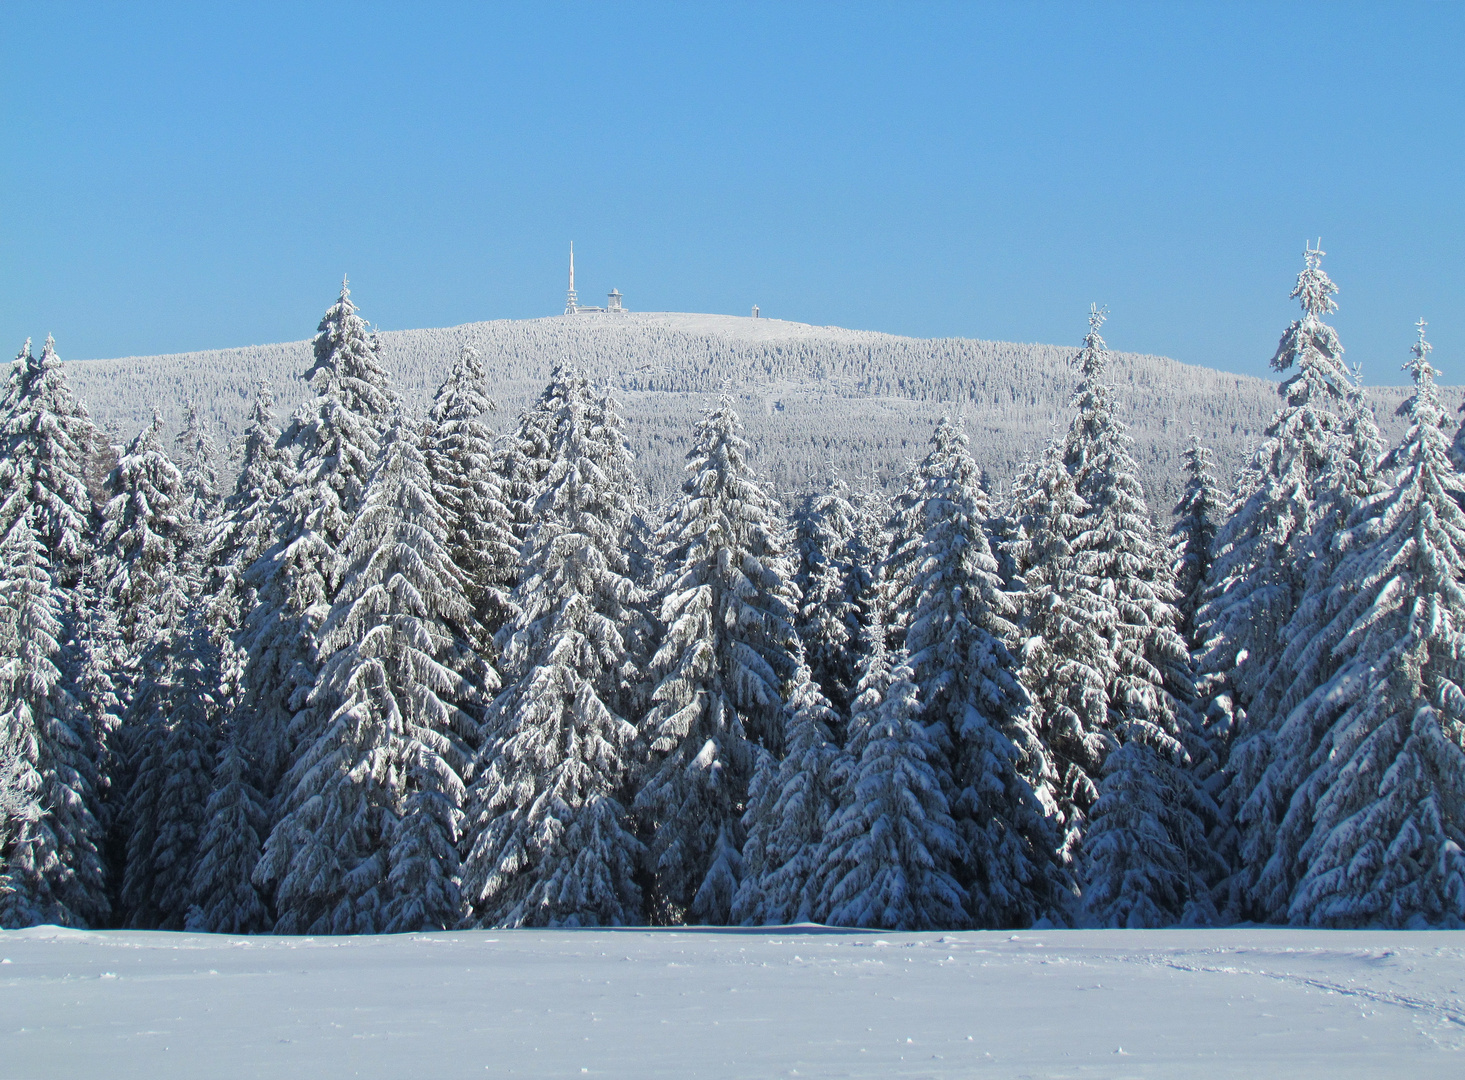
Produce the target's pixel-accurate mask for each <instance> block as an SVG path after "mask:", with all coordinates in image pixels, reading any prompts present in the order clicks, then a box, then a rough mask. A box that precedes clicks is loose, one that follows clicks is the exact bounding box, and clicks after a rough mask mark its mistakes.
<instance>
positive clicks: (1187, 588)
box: [1170, 432, 1228, 645]
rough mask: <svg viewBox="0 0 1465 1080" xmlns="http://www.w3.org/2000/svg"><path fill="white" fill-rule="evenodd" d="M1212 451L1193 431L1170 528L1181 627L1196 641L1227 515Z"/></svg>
mask: <svg viewBox="0 0 1465 1080" xmlns="http://www.w3.org/2000/svg"><path fill="white" fill-rule="evenodd" d="M1213 469H1214V466H1213V465H1212V464H1211V451H1210V449H1209V448H1208V447H1206V446H1203V445H1202V444H1201V441H1200V436H1198V435H1196V434H1195V432H1191V435H1190V444H1189V445H1188V446H1187V447H1186V448H1185V493H1184V494H1183V495H1181V496H1180V501H1179V502H1178V503H1176V504H1175V525H1174V527H1173V528H1172V529H1171V530H1170V533H1171V535H1172V536H1173V537H1174V538H1175V542H1176V545H1177V547H1178V549H1179V556H1178V563H1177V565H1176V567H1175V588H1176V590H1177V591H1178V592H1179V593H1180V602H1179V603H1178V604H1177V605H1176V610H1177V611H1178V612H1179V614H1180V624H1179V627H1178V629H1179V630H1180V633H1181V634H1182V635H1183V636H1184V637H1185V639H1186V641H1188V642H1190V643H1191V644H1192V645H1194V644H1195V616H1196V612H1197V611H1198V610H1199V608H1200V605H1201V603H1202V601H1203V600H1204V598H1205V588H1206V582H1207V581H1208V580H1209V578H1210V573H1211V561H1212V559H1213V558H1214V552H1215V546H1216V532H1217V529H1218V528H1219V526H1220V523H1221V521H1223V520H1224V519H1225V516H1226V511H1227V508H1228V500H1227V498H1226V496H1225V495H1224V494H1223V493H1222V492H1221V489H1220V487H1219V486H1218V485H1217V483H1216V476H1215V473H1214V471H1213Z"/></svg>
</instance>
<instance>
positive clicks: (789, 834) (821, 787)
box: [732, 666, 848, 926]
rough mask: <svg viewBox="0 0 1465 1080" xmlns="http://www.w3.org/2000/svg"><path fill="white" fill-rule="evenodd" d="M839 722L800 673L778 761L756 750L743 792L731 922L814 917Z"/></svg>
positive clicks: (835, 786) (842, 767) (837, 760)
mask: <svg viewBox="0 0 1465 1080" xmlns="http://www.w3.org/2000/svg"><path fill="white" fill-rule="evenodd" d="M838 721H839V716H838V714H837V713H836V712H835V710H834V708H833V707H832V706H831V705H830V703H829V700H828V698H826V697H825V696H824V692H823V691H822V690H821V689H820V687H819V684H818V683H817V682H815V681H814V677H813V675H812V673H811V672H810V671H809V669H808V667H807V666H804V667H800V669H799V673H798V675H797V676H796V677H795V679H794V688H793V692H792V694H791V695H790V697H789V702H788V705H787V707H786V711H785V718H784V733H783V737H782V739H781V740H780V742H781V745H782V746H783V754H782V757H781V758H775V757H774V755H773V754H771V753H769V752H768V751H766V750H762V749H760V750H759V752H758V764H757V766H756V767H755V769H754V773H753V781H752V783H751V784H750V785H749V787H748V809H747V812H746V813H745V814H744V815H743V828H744V830H745V831H746V834H747V839H746V840H745V841H744V843H743V872H744V877H743V880H742V883H741V884H740V885H739V886H738V891H737V893H736V895H735V896H734V897H733V906H732V921H733V922H736V923H741V924H743V925H745V926H757V925H782V924H784V923H791V922H805V921H807V920H809V919H810V918H812V912H813V908H814V903H815V901H816V900H817V894H816V892H815V885H814V877H815V875H816V874H817V872H818V870H819V868H820V867H821V866H822V865H823V863H824V861H825V857H826V851H825V848H824V842H823V840H824V829H825V826H826V825H827V824H828V823H829V819H830V818H831V817H832V816H833V814H834V811H835V809H836V808H837V807H838V805H839V781H840V779H841V778H842V777H843V775H844V774H845V773H847V772H848V763H847V762H845V761H844V760H843V759H844V756H845V755H844V752H843V751H842V750H841V749H840V747H839V746H838V745H837V744H836V743H835V741H834V734H833V732H834V730H835V728H836V726H837V725H838Z"/></svg>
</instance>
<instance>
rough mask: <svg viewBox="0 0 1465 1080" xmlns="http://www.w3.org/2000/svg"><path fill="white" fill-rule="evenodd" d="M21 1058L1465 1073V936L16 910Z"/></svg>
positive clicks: (333, 1064)
mask: <svg viewBox="0 0 1465 1080" xmlns="http://www.w3.org/2000/svg"><path fill="white" fill-rule="evenodd" d="M0 959H3V960H4V961H7V962H6V963H4V964H0V1078H3V1080H11V1078H31V1077H74V1076H106V1077H117V1078H127V1077H147V1078H150V1080H152V1078H167V1077H197V1076H209V1077H285V1076H312V1077H315V1076H320V1077H334V1076H343V1077H353V1076H363V1077H413V1076H433V1077H459V1076H461V1077H468V1076H524V1077H579V1076H601V1077H627V1078H629V1077H638V1078H650V1077H657V1078H660V1077H667V1078H671V1077H678V1078H688V1077H712V1078H732V1077H739V1078H741V1077H773V1076H800V1077H805V1076H807V1077H943V1078H944V1077H1006V1076H1011V1077H1053V1078H1058V1077H1116V1078H1117V1077H1168V1076H1177V1077H1178V1076H1205V1077H1267V1076H1279V1077H1282V1076H1285V1077H1314V1076H1315V1077H1328V1078H1330V1080H1331V1078H1338V1077H1376V1076H1408V1077H1411V1078H1413V1077H1459V1076H1461V1075H1465V1052H1462V1051H1465V1001H1462V988H1465V939H1462V938H1460V937H1459V936H1458V935H1455V934H1451V933H1448V932H1422V933H1404V932H1327V931H1298V930H1285V929H1270V928H1267V929H1263V928H1242V929H1229V930H1172V931H1154V932H1136V931H1128V932H1124V931H1024V932H1021V933H1016V934H1013V933H1005V932H984V933H978V932H963V933H946V934H940V933H928V934H894V933H875V932H864V931H839V930H832V929H827V928H823V927H812V926H809V927H793V928H782V929H777V930H767V929H758V930H712V929H709V930H678V929H667V930H644V929H631V930H619V931H603V930H520V931H494V932H482V933H478V932H475V933H459V934H413V935H403V936H399V937H390V938H388V937H361V938H272V937H260V938H228V937H218V938H213V937H206V936H201V935H191V934H166V933H141V932H128V931H111V932H82V931H71V930H62V929H58V928H55V927H40V928H35V929H31V930H23V931H14V932H9V933H0Z"/></svg>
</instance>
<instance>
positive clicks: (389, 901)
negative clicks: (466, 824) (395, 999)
mask: <svg viewBox="0 0 1465 1080" xmlns="http://www.w3.org/2000/svg"><path fill="white" fill-rule="evenodd" d="M446 539H447V529H446V524H445V522H444V519H443V514H442V511H441V508H439V507H438V506H437V504H436V503H435V501H434V500H433V498H432V485H431V477H430V475H429V473H428V470H427V465H426V461H425V458H424V455H423V453H422V451H421V450H420V448H419V447H418V446H417V444H416V441H415V439H414V438H413V436H412V434H411V433H410V432H409V431H408V429H407V426H406V424H405V422H404V421H402V420H401V419H400V418H399V419H398V420H397V421H396V423H395V424H394V426H393V428H392V430H391V432H390V433H389V436H388V439H387V444H386V446H385V448H384V453H383V455H382V459H381V461H380V463H379V464H378V466H377V468H376V470H375V472H374V473H373V475H372V477H371V480H370V488H369V489H368V490H367V492H366V493H365V497H364V498H363V500H362V504H361V507H360V510H359V512H358V513H357V515H356V518H355V521H354V522H353V523H352V524H351V527H350V529H349V530H348V531H347V533H346V535H345V538H344V544H343V545H342V563H343V566H344V568H345V569H344V575H343V580H342V585H341V588H340V591H339V593H338V595H337V597H336V601H335V603H334V604H333V605H332V607H331V610H330V613H329V615H328V617H327V618H326V619H325V621H324V625H323V626H322V628H321V631H320V642H321V656H322V665H321V674H320V678H319V681H318V683H317V685H316V687H315V688H314V690H313V691H312V693H311V704H312V705H315V706H317V707H322V708H323V707H324V706H326V705H327V704H329V705H331V706H333V711H332V712H331V713H330V714H329V716H328V719H327V720H326V722H325V723H324V724H322V726H321V729H320V731H319V734H318V735H316V736H315V737H314V738H313V739H311V740H310V741H309V742H307V743H305V744H304V745H303V746H302V748H301V751H300V753H299V754H298V755H297V756H296V758H295V761H294V763H293V765H292V766H291V769H290V771H289V773H288V774H287V775H286V777H285V780H284V787H283V790H282V793H281V797H280V798H281V805H282V809H283V810H284V815H283V817H282V818H281V819H280V820H279V822H278V823H277V824H276V825H275V827H274V829H273V830H272V831H271V833H270V836H269V839H268V840H267V841H266V843H265V847H264V853H263V856H262V858H261V860H260V864H259V866H258V868H257V869H256V871H255V876H254V880H255V883H256V884H257V885H260V886H261V887H262V888H264V889H267V890H269V892H270V893H271V894H272V895H273V897H274V902H275V905H276V909H277V912H278V915H279V921H278V922H277V924H276V930H277V931H279V932H283V933H338V934H339V933H380V932H383V931H396V930H422V929H426V928H437V929H444V928H446V927H449V926H454V925H456V924H457V923H458V921H459V919H460V918H461V917H462V914H463V910H462V903H461V899H460V896H459V891H458V856H457V845H458V842H459V840H460V839H461V827H462V819H463V812H462V807H463V798H464V776H465V775H466V773H467V771H468V766H469V763H470V762H471V760H472V753H473V749H474V748H475V746H476V744H477V742H478V740H479V737H480V724H479V721H478V719H477V716H476V715H475V713H476V710H477V708H478V703H479V701H480V699H481V696H482V687H483V681H482V680H483V678H484V676H485V675H486V672H485V671H484V669H483V666H482V663H481V661H479V660H478V659H477V658H476V657H475V656H473V654H472V652H471V649H470V648H469V637H470V634H469V629H468V628H469V624H470V622H471V619H472V613H471V611H470V610H469V607H468V603H467V600H466V597H465V596H464V576H463V573H462V571H461V570H459V569H458V568H457V567H456V566H454V565H453V563H452V560H451V559H450V558H449V557H448V555H447V551H446V546H445V545H446Z"/></svg>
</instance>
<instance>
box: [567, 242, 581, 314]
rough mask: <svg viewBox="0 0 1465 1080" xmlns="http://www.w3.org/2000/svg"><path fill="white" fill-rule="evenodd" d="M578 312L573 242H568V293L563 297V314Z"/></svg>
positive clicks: (578, 301) (578, 303) (578, 302)
mask: <svg viewBox="0 0 1465 1080" xmlns="http://www.w3.org/2000/svg"><path fill="white" fill-rule="evenodd" d="M579 310H580V298H579V297H578V296H576V295H575V241H573V240H571V241H570V291H569V293H568V294H567V295H566V296H565V314H566V315H574V314H575V313H577V312H578V311H579Z"/></svg>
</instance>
